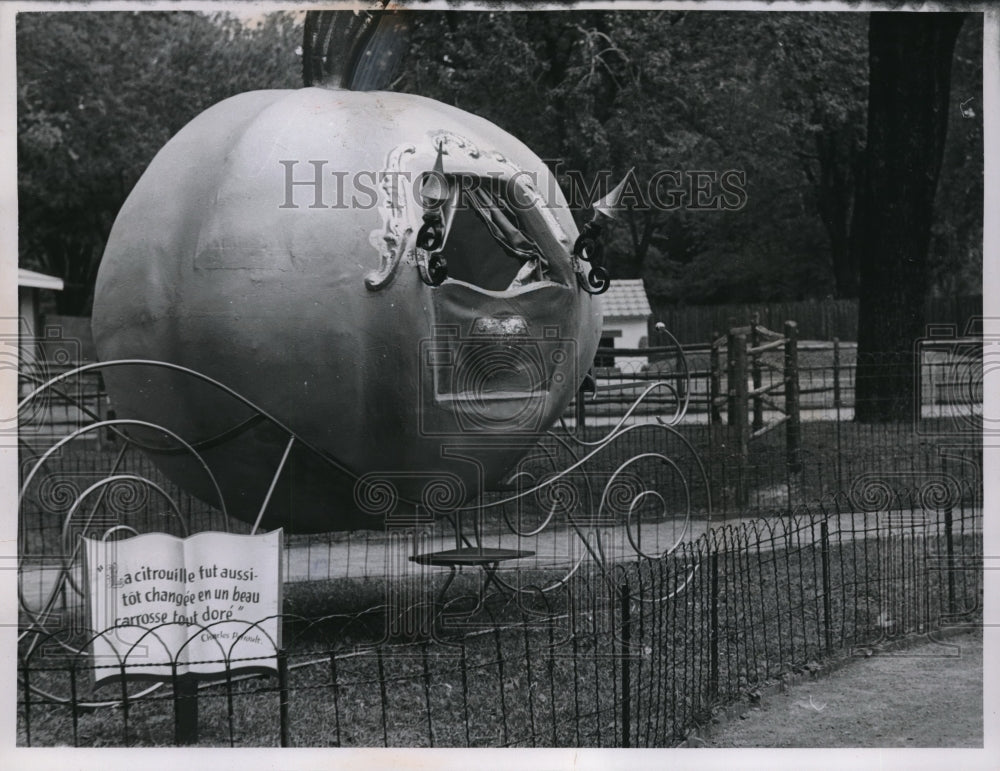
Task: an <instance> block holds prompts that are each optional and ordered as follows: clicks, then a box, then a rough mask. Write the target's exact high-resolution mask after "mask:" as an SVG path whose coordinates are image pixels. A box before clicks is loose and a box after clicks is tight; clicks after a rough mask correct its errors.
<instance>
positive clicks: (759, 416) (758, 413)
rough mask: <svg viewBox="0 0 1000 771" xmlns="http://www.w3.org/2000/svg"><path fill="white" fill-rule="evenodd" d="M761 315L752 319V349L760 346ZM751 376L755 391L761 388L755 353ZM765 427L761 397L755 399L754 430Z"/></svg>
mask: <svg viewBox="0 0 1000 771" xmlns="http://www.w3.org/2000/svg"><path fill="white" fill-rule="evenodd" d="M759 324H760V314H759V313H755V314H753V316H751V317H750V347H751V348H756V347H757V346H759V345H760V330H759V329H758V325H759ZM750 376H751V378H752V379H753V389H754V390H755V391H756V390H757V389H758V388H760V381H761V372H760V354H759V353H754V354H753V355H751V357H750ZM763 427H764V402H763V400H762V399H761V398H760V396H755V397H754V398H753V430H754V431H757V430H759V429H761V428H763Z"/></svg>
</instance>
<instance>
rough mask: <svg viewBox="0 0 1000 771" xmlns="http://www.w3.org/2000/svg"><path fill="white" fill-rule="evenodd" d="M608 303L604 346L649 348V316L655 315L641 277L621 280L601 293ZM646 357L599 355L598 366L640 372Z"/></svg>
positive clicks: (606, 304)
mask: <svg viewBox="0 0 1000 771" xmlns="http://www.w3.org/2000/svg"><path fill="white" fill-rule="evenodd" d="M601 300H602V303H603V305H604V329H603V331H602V332H601V348H645V347H646V346H647V343H648V339H649V317H650V316H651V315H652V314H653V311H652V309H651V308H650V306H649V298H648V297H646V286H645V284H643V282H642V279H641V278H635V279H617V280H614V281H612V282H611V286H610V287H609V288H608V291H607V292H605V293H604V294H602V295H601ZM646 363H647V359H646V357H645V356H610V355H601V354H598V356H597V358H596V359H595V360H594V366H595V367H618V368H619V369H621V370H623V371H634V372H638V371H639V370H640V369H641V368H642V367H643V366H644V365H645V364H646Z"/></svg>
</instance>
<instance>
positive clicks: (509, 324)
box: [419, 316, 580, 436]
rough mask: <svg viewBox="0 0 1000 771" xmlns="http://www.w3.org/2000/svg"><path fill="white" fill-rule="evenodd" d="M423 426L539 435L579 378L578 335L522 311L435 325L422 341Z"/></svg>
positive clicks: (441, 431) (430, 431)
mask: <svg viewBox="0 0 1000 771" xmlns="http://www.w3.org/2000/svg"><path fill="white" fill-rule="evenodd" d="M420 369H421V371H420V377H419V383H420V387H419V412H420V431H421V433H422V434H423V435H425V436H467V435H470V434H471V435H495V434H500V435H503V436H525V435H531V436H534V435H539V434H541V433H542V432H543V431H545V429H547V428H548V422H550V421H551V420H553V419H554V418H555V417H556V416H557V414H558V411H559V409H560V408H561V401H560V398H559V397H560V394H565V393H566V392H567V391H571V390H573V389H575V387H576V384H577V383H578V382H579V380H580V378H579V377H578V376H579V372H578V366H577V344H576V340H575V339H573V338H571V337H566V336H564V335H562V334H561V333H560V329H559V327H558V326H546V327H544V328H543V329H542V333H541V334H540V335H532V334H529V327H528V323H527V322H526V321H525V320H524V319H523V318H522V317H520V316H509V317H504V318H493V317H484V318H478V319H476V320H475V321H474V322H473V324H472V325H471V329H469V330H468V331H463V330H462V328H461V327H460V326H458V325H438V326H435V327H434V331H433V335H432V337H430V338H428V339H424V340H421V341H420Z"/></svg>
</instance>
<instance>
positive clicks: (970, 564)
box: [17, 481, 983, 747]
mask: <svg viewBox="0 0 1000 771" xmlns="http://www.w3.org/2000/svg"><path fill="white" fill-rule="evenodd" d="M982 564H983V552H982V508H981V500H980V498H979V493H978V490H977V489H976V486H975V485H973V484H970V483H969V482H965V481H957V482H955V484H954V485H951V486H948V485H932V486H927V485H925V486H923V487H921V488H915V489H901V490H892V489H890V488H888V487H886V486H880V487H877V488H876V487H873V488H871V489H869V490H868V491H867V493H866V494H865V495H863V496H854V497H852V496H849V495H837V496H832V497H828V498H827V499H825V500H824V501H822V502H821V503H817V504H815V505H812V506H803V507H798V508H797V509H796V510H795V511H793V512H791V513H788V512H787V511H786V510H781V511H777V512H775V513H774V515H773V516H771V517H768V518H765V519H754V520H748V521H744V522H740V523H734V524H727V525H723V526H721V527H718V528H714V529H712V530H710V531H708V532H706V533H704V534H702V535H701V536H699V537H698V538H695V539H693V540H689V541H684V542H682V543H680V545H679V546H678V547H677V548H676V549H675V550H674V551H673V552H671V553H670V554H669V555H666V556H663V557H660V558H658V559H630V560H625V561H622V562H612V563H606V564H603V565H598V564H597V563H588V564H586V565H585V566H584V567H583V568H582V569H581V570H579V571H577V572H576V573H574V575H573V576H572V577H571V578H570V580H568V581H566V582H565V583H564V584H563V585H562V586H561V587H560V588H559V590H558V591H555V592H545V593H543V592H540V591H537V590H533V589H532V584H531V583H530V582H529V583H522V584H521V585H520V586H519V587H518V588H517V590H515V591H506V590H505V591H491V590H490V589H488V586H489V585H487V584H484V583H481V582H479V581H478V580H477V579H476V577H475V576H473V575H464V576H463V580H462V581H458V582H456V586H457V587H458V588H457V590H456V592H455V593H453V594H452V595H450V596H449V598H447V599H445V600H435V599H434V591H435V589H436V582H437V581H439V580H440V579H439V578H434V577H432V578H431V579H430V582H429V583H427V582H423V581H418V582H417V585H416V586H414V587H413V592H410V593H402V594H400V593H398V592H397V593H395V594H389V595H387V597H386V602H383V603H381V604H378V605H375V606H373V607H370V608H368V609H366V610H365V611H364V612H361V613H336V612H334V613H327V612H316V611H315V608H316V607H319V608H323V607H328V605H329V603H330V602H335V600H336V598H331V597H325V598H323V601H322V602H318V601H317V595H315V594H311V595H310V594H306V595H304V596H303V597H300V598H298V600H296V598H294V597H293V596H289V598H288V602H291V603H292V604H296V602H297V603H298V604H297V605H296V607H298V606H299V605H302V606H312V607H313V608H314V612H311V613H309V612H297V613H291V612H289V613H287V614H286V615H284V616H283V617H282V619H281V621H282V624H283V627H284V634H283V642H282V645H281V648H280V649H279V650H278V651H277V653H276V657H275V662H274V669H273V671H267V672H264V673H257V674H253V673H251V674H246V673H241V672H240V669H239V664H240V662H239V661H225V656H221V657H220V659H221V660H222V662H223V671H222V674H220V675H218V676H215V677H214V678H205V679H202V680H201V681H200V682H192V681H191V680H189V679H186V678H185V676H184V675H182V674H175V675H174V676H173V677H170V678H165V679H163V680H162V682H153V683H150V682H144V681H135V680H133V679H124V678H122V679H120V680H119V681H117V682H116V681H113V680H112V681H110V682H103V683H102V684H101V685H94V678H93V672H94V667H95V666H96V664H95V661H94V660H93V657H92V656H91V641H92V640H93V638H94V637H95V635H96V634H97V633H98V632H103V631H104V630H88V629H86V628H85V625H84V624H82V621H81V620H80V619H79V618H78V619H77V620H78V623H77V624H75V625H74V624H72V623H67V619H68V618H71V617H73V611H72V609H69V610H67V614H68V615H63V616H62V617H61V621H60V623H58V624H57V625H56V628H53V629H50V630H48V631H43V630H42V629H38V628H36V629H35V630H34V631H33V632H31V633H26V634H22V636H21V640H20V650H19V660H18V675H19V678H18V679H19V683H18V705H17V711H18V740H19V743H21V744H24V745H52V744H72V745H81V746H101V745H115V746H118V745H142V746H145V745H162V744H171V743H175V742H178V741H183V740H184V737H183V736H181V735H179V732H183V731H182V729H183V724H184V722H185V720H188V721H190V717H191V714H192V708H193V707H194V705H195V703H196V704H197V708H195V709H194V714H196V715H197V717H196V721H197V741H198V742H199V743H201V744H204V745H219V746H276V745H280V746H461V747H509V746H518V747H525V746H527V747H530V746H552V747H558V746H575V747H587V746H595V747H637V746H647V747H654V746H671V745H676V744H678V743H679V742H681V741H683V740H684V738H685V736H686V735H687V732H688V731H689V729H690V728H691V727H692V726H694V725H696V724H698V723H699V722H701V721H704V720H706V719H707V718H708V717H709V716H710V714H711V711H712V709H713V708H714V707H716V706H719V705H722V704H725V703H728V702H731V701H733V700H734V699H739V698H741V697H743V696H746V695H748V694H751V693H753V692H754V691H755V690H756V689H759V688H761V687H763V686H765V685H766V684H768V683H770V682H774V681H776V680H778V679H780V678H781V677H782V676H785V675H788V674H789V673H794V672H798V671H802V670H804V669H806V668H810V667H811V666H812V665H813V664H814V663H816V662H819V661H823V660H826V659H830V658H831V657H841V656H849V655H857V654H864V653H866V652H870V651H871V650H873V649H875V650H878V649H879V648H880V647H881V646H883V645H884V644H886V643H888V642H891V641H893V640H896V639H900V638H904V637H907V636H913V635H925V636H928V637H931V638H933V633H935V632H937V631H938V630H941V629H943V628H947V627H951V626H956V625H968V624H976V623H979V622H981V614H982V610H981V609H982ZM302 586H303V587H304V588H307V587H310V586H312V585H309V584H303V585H302ZM398 597H406V598H408V599H407V600H406V602H405V603H401V602H399V601H398V600H394V598H398ZM414 598H416V600H414ZM204 631H205V630H200V629H199V630H196V631H195V632H194V633H195V634H200V633H203V632H204ZM941 651H942V655H949V654H950V653H951V651H949V649H947V648H945V647H942V649H941ZM129 655H135V656H140V655H143V654H140V653H139V652H138V651H137V652H136V653H135V654H129ZM119 663H120V665H121V666H122V669H123V671H124V668H125V665H126V664H135V663H140V664H141V662H127V661H122V662H119ZM104 665H105V666H107V662H104ZM174 671H175V672H177V671H178V670H177V669H176V668H175V670H174ZM185 716H187V717H186V718H185ZM187 730H188V731H190V725H189V726H188V729H187ZM187 740H188V741H193V740H194V737H193V736H192V735H191V734H190V733H189V734H188V736H187Z"/></svg>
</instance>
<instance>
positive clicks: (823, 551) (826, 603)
mask: <svg viewBox="0 0 1000 771" xmlns="http://www.w3.org/2000/svg"><path fill="white" fill-rule="evenodd" d="M820 557H821V558H822V562H823V636H824V638H825V642H826V652H827V653H832V652H833V608H832V605H831V603H830V591H831V587H830V525H829V523H828V522H827V518H826V516H825V515H824V517H823V521H822V522H820Z"/></svg>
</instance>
